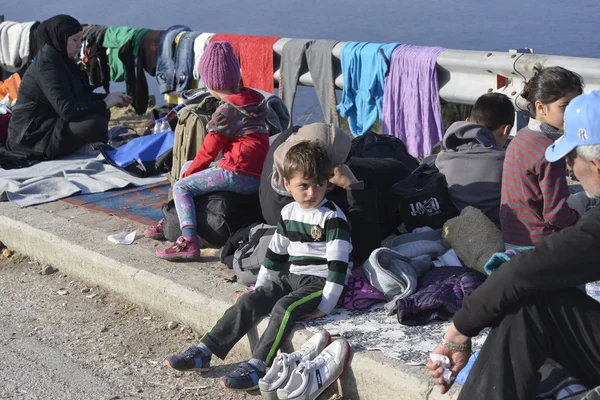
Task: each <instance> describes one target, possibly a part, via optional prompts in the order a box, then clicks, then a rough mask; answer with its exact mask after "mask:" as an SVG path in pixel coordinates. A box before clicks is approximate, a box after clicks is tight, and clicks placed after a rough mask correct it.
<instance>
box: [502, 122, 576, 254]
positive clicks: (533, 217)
mask: <svg viewBox="0 0 600 400" xmlns="http://www.w3.org/2000/svg"><path fill="white" fill-rule="evenodd" d="M549 128H550V129H549ZM550 130H551V127H549V125H545V124H540V122H539V121H536V120H532V121H531V122H530V123H529V126H528V127H527V128H524V129H522V130H520V131H519V132H518V133H517V135H516V136H515V138H514V139H513V140H512V142H511V143H510V146H509V147H508V149H507V151H506V157H505V159H504V167H503V173H502V198H501V202H500V222H501V225H502V233H503V236H504V241H505V242H506V243H510V244H515V245H520V246H531V245H537V244H538V243H539V242H540V241H541V239H542V238H543V237H545V236H549V235H551V234H553V233H554V232H558V231H560V230H561V229H563V228H566V227H567V226H571V225H573V224H574V223H575V222H576V221H577V220H578V219H579V213H577V211H575V210H573V209H571V208H570V207H569V206H568V205H567V198H568V197H569V187H568V185H567V178H566V175H565V163H564V161H563V160H560V161H557V162H554V163H549V162H548V161H546V159H545V156H544V152H545V151H546V148H547V147H548V146H549V145H551V144H552V143H553V142H554V139H556V137H557V134H558V132H557V131H554V132H550Z"/></svg>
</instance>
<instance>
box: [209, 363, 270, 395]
mask: <svg viewBox="0 0 600 400" xmlns="http://www.w3.org/2000/svg"><path fill="white" fill-rule="evenodd" d="M265 373H266V372H265V371H261V370H259V369H257V368H255V367H253V366H252V365H251V364H248V363H247V362H243V363H241V364H240V365H238V367H237V368H236V369H235V370H234V371H233V372H231V373H230V374H228V375H225V376H224V377H222V378H221V381H220V382H219V384H220V385H221V386H223V387H224V388H227V389H233V390H254V389H258V380H259V379H261V378H263V377H264V376H265Z"/></svg>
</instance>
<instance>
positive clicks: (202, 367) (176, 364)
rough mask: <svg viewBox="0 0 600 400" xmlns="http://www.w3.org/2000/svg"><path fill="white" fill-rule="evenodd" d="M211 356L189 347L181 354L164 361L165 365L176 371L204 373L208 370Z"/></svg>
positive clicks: (196, 348) (194, 347)
mask: <svg viewBox="0 0 600 400" xmlns="http://www.w3.org/2000/svg"><path fill="white" fill-rule="evenodd" d="M211 356H212V354H209V355H205V354H204V353H203V352H202V350H200V349H199V348H198V347H196V346H191V347H190V348H189V349H187V350H186V351H184V352H183V353H179V354H175V355H173V356H171V357H168V358H167V359H166V360H165V362H164V363H165V365H168V366H169V367H171V368H173V369H176V370H178V371H194V370H195V371H206V370H208V369H209V368H210V358H211Z"/></svg>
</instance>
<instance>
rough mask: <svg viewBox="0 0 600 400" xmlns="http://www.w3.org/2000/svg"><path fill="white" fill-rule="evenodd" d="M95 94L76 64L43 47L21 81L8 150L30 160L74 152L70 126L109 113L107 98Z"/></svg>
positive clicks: (9, 135) (53, 50)
mask: <svg viewBox="0 0 600 400" xmlns="http://www.w3.org/2000/svg"><path fill="white" fill-rule="evenodd" d="M92 90H93V89H92V87H91V86H90V85H89V84H88V83H86V82H85V81H84V78H83V75H82V73H81V70H80V69H79V67H78V66H77V64H76V63H75V61H74V60H70V59H66V58H65V56H63V55H62V54H61V53H60V52H58V51H57V50H56V49H54V48H53V47H51V46H49V45H45V46H44V47H42V49H41V50H40V51H39V53H38V55H37V57H36V58H35V59H34V60H33V63H32V64H31V66H30V67H29V68H28V70H27V72H26V73H25V75H24V76H23V79H22V81H21V86H20V87H19V93H18V97H17V103H16V105H15V107H13V110H12V111H13V115H12V117H11V120H10V123H9V126H8V139H7V141H6V148H7V150H8V151H9V152H10V153H12V155H14V156H15V157H18V158H25V159H28V160H52V159H55V158H59V157H62V156H65V155H67V154H69V153H70V152H72V151H73V150H72V148H71V146H70V145H69V141H70V131H69V122H77V121H81V120H83V119H85V118H86V117H87V116H89V115H90V114H103V113H105V112H106V103H104V101H103V100H102V98H103V97H104V96H105V95H101V94H95V93H92Z"/></svg>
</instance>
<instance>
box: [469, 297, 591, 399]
mask: <svg viewBox="0 0 600 400" xmlns="http://www.w3.org/2000/svg"><path fill="white" fill-rule="evenodd" d="M547 358H552V359H553V360H555V361H556V362H557V363H559V364H560V365H562V366H563V367H565V368H566V369H567V370H568V371H569V372H571V373H572V374H573V375H574V376H576V377H577V378H579V379H580V380H581V381H582V382H583V384H585V385H586V386H588V387H595V386H598V385H600V362H599V361H600V304H599V303H598V302H596V301H595V300H594V299H592V298H591V297H589V296H587V295H586V294H585V293H583V292H582V291H580V290H578V289H567V290H560V291H552V292H540V293H537V294H535V295H531V296H530V297H529V298H528V299H527V300H526V301H525V302H524V303H523V304H522V305H521V306H520V307H519V308H517V309H515V310H514V312H513V313H511V314H508V315H506V316H505V317H504V319H503V320H502V322H500V324H499V325H498V326H497V327H495V328H494V329H492V331H491V333H490V335H489V336H488V338H487V339H486V341H485V344H484V346H483V348H482V349H481V352H480V354H479V357H478V358H477V361H475V364H474V365H473V368H472V369H471V373H470V374H469V378H468V379H467V381H466V382H465V386H464V387H463V389H462V391H461V392H460V396H459V399H462V400H473V399H486V400H496V399H497V400H505V399H511V400H512V399H514V400H529V399H534V398H535V393H536V387H537V384H538V382H539V379H540V377H539V374H538V370H539V369H540V367H541V366H542V365H543V364H544V362H545V361H546V359H547Z"/></svg>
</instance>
